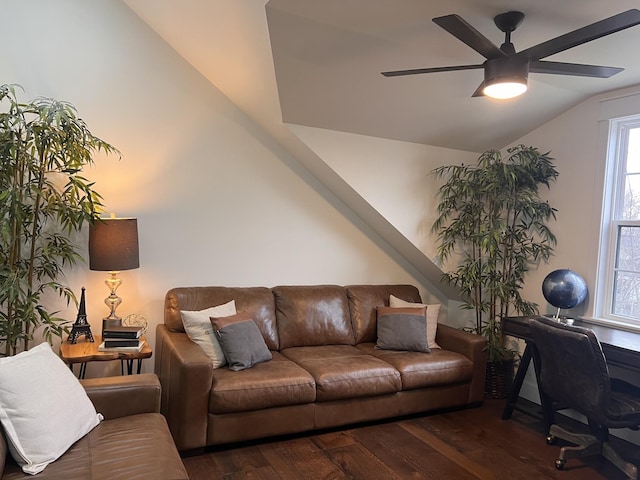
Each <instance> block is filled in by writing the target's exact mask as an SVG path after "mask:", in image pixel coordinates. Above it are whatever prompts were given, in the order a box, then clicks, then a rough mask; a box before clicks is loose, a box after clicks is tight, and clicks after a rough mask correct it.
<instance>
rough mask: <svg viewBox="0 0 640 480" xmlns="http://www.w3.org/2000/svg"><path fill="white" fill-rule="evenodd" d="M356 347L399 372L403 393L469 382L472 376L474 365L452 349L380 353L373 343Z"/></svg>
mask: <svg viewBox="0 0 640 480" xmlns="http://www.w3.org/2000/svg"><path fill="white" fill-rule="evenodd" d="M357 348H358V349H359V350H360V351H361V352H363V353H366V354H368V355H373V356H375V357H376V358H379V359H381V360H384V361H385V362H386V363H388V364H389V365H392V366H393V367H394V368H395V369H396V370H397V371H398V372H400V375H401V378H402V389H403V390H413V389H416V388H424V387H435V386H438V385H451V384H456V383H462V382H468V381H469V380H471V377H472V376H473V362H472V361H471V360H469V359H468V358H467V357H465V356H464V355H462V354H460V353H456V352H452V351H449V350H443V349H435V350H432V351H431V353H422V352H401V351H394V350H379V349H376V348H375V344H374V343H361V344H359V345H357Z"/></svg>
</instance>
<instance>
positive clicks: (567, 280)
mask: <svg viewBox="0 0 640 480" xmlns="http://www.w3.org/2000/svg"><path fill="white" fill-rule="evenodd" d="M542 294H543V295H544V298H545V299H546V300H547V302H549V303H550V304H551V305H553V306H554V307H556V308H562V309H567V308H573V307H575V306H576V305H579V304H580V303H582V302H583V301H584V299H585V298H586V296H587V282H585V281H584V278H582V277H581V276H580V275H579V274H577V273H576V272H574V271H573V270H568V269H566V268H563V269H560V270H554V271H553V272H551V273H550V274H549V275H547V276H546V277H545V279H544V280H543V281H542Z"/></svg>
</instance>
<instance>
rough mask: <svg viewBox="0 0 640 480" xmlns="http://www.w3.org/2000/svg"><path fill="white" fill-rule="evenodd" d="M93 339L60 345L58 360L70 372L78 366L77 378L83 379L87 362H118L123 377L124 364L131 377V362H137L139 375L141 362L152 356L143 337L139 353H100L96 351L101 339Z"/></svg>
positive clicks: (64, 342) (66, 342) (97, 336)
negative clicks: (59, 359)
mask: <svg viewBox="0 0 640 480" xmlns="http://www.w3.org/2000/svg"><path fill="white" fill-rule="evenodd" d="M93 337H94V339H95V342H89V341H86V340H79V341H78V342H77V343H69V342H68V341H66V340H65V341H63V342H62V343H61V344H60V358H62V360H63V361H64V362H65V363H67V364H69V368H70V369H71V371H73V366H74V364H76V363H79V364H80V372H79V373H78V378H84V376H85V374H86V372H87V363H88V362H108V361H112V360H120V371H121V373H122V374H123V375H124V362H125V361H126V362H127V373H128V374H129V375H131V374H132V373H133V361H134V360H138V368H137V373H140V369H141V367H142V360H143V359H145V358H149V357H151V355H152V354H153V351H152V350H151V347H150V346H149V343H148V342H147V341H146V339H145V338H144V337H142V338H141V340H143V341H144V346H143V347H142V350H140V351H139V352H135V351H134V352H131V351H123V350H120V351H109V352H100V351H98V347H99V346H100V344H101V343H102V337H100V336H99V335H94V336H93Z"/></svg>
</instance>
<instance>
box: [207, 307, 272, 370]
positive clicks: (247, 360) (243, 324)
mask: <svg viewBox="0 0 640 480" xmlns="http://www.w3.org/2000/svg"><path fill="white" fill-rule="evenodd" d="M210 320H211V324H212V325H213V330H214V331H215V332H216V335H217V336H218V341H219V342H220V346H221V347H222V351H223V352H224V356H225V358H226V359H227V363H228V364H229V368H230V369H231V370H235V371H236V372H237V371H240V370H244V369H246V368H251V367H253V366H254V365H255V364H256V363H261V362H266V361H268V360H271V358H272V356H271V352H270V351H269V348H268V347H267V344H266V343H265V341H264V338H263V337H262V333H260V329H259V328H258V326H257V325H256V323H255V322H254V321H253V318H252V316H251V314H249V313H246V312H242V313H238V314H236V315H231V316H229V317H220V318H216V317H211V319H210Z"/></svg>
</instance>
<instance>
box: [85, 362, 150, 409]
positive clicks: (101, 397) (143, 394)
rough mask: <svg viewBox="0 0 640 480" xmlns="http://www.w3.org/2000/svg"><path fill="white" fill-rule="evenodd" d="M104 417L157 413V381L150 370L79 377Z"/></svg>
mask: <svg viewBox="0 0 640 480" xmlns="http://www.w3.org/2000/svg"><path fill="white" fill-rule="evenodd" d="M80 382H81V383H82V386H83V387H84V389H85V390H86V392H87V395H88V396H89V398H90V399H91V401H92V402H93V404H94V405H95V407H96V410H97V411H98V413H101V414H102V415H103V416H104V418H105V420H109V419H112V418H119V417H126V416H129V415H136V414H138V413H153V412H160V390H161V387H160V381H159V380H158V377H157V376H156V375H155V374H153V373H144V374H141V375H128V376H122V377H105V378H90V379H86V380H80Z"/></svg>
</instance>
